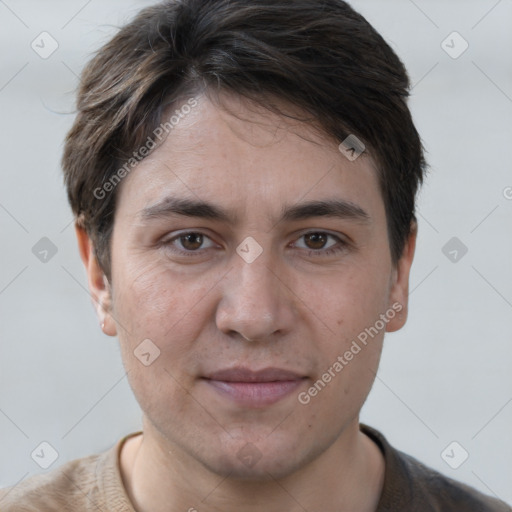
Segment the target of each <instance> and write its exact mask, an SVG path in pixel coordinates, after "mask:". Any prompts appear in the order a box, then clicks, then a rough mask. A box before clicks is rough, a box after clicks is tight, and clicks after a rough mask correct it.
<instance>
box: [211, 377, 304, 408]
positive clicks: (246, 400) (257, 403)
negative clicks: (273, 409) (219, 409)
mask: <svg viewBox="0 0 512 512" xmlns="http://www.w3.org/2000/svg"><path fill="white" fill-rule="evenodd" d="M306 378H307V377H305V376H303V375H301V374H299V373H296V372H293V371H289V370H285V369H281V368H265V369H263V370H250V369H247V368H229V369H225V370H219V371H215V372H212V373H209V374H208V375H207V376H205V377H203V380H204V381H205V383H206V384H207V385H208V386H209V388H210V389H212V390H213V391H214V392H215V393H216V394H218V395H220V396H221V397H222V398H224V399H227V400H229V401H231V402H234V403H235V404H236V405H238V406H243V407H250V408H255V407H264V406H268V405H272V404H274V403H276V402H278V401H280V400H282V399H284V398H285V397H286V396H288V395H290V394H291V393H292V392H293V391H294V390H297V388H298V387H299V386H300V385H301V384H302V383H303V381H304V380H305V379H306Z"/></svg>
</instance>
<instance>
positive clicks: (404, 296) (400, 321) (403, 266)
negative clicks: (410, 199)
mask: <svg viewBox="0 0 512 512" xmlns="http://www.w3.org/2000/svg"><path fill="white" fill-rule="evenodd" d="M417 235H418V224H417V222H416V221H415V220H414V221H413V222H412V223H411V229H410V232H409V236H408V239H407V242H406V244H405V246H404V249H403V251H402V256H401V257H400V260H399V261H398V263H397V265H396V269H395V272H394V280H393V283H392V286H391V290H390V294H389V304H388V307H389V308H390V310H393V311H394V312H395V315H394V316H393V318H392V319H391V320H390V321H389V322H388V324H387V326H386V331H387V332H394V331H398V330H399V329H401V328H402V327H403V326H404V325H405V322H406V321H407V314H408V306H409V276H410V271H411V265H412V262H413V259H414V252H415V250H416V238H417Z"/></svg>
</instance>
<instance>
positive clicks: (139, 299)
mask: <svg viewBox="0 0 512 512" xmlns="http://www.w3.org/2000/svg"><path fill="white" fill-rule="evenodd" d="M224 102H225V103H226V104H227V105H228V106H229V107H230V109H231V110H232V111H234V112H236V114H237V115H236V116H233V115H231V114H230V113H228V112H227V111H226V110H224V109H222V108H220V107H219V106H216V104H214V103H212V102H210V101H209V100H208V99H207V98H206V97H204V96H201V97H198V98H197V104H196V105H195V106H194V108H192V109H190V110H191V111H190V112H189V113H188V114H187V115H186V116H183V117H182V118H181V119H180V120H179V123H177V124H176V125H175V126H174V127H173V129H172V132H171V134H170V136H169V137H168V138H167V139H166V140H165V142H164V143H163V144H162V145H161V146H160V147H158V148H157V149H155V150H154V151H153V152H152V153H151V154H150V155H149V156H148V157H146V158H145V159H144V160H143V161H142V162H141V163H140V164H139V165H138V166H137V167H136V168H135V169H134V170H133V171H132V172H131V174H129V175H128V176H127V177H126V178H124V180H123V182H122V184H121V186H120V189H119V190H118V191H117V192H118V202H117V206H116V214H115V221H114V230H113V238H112V244H111V247H112V253H111V255H112V259H111V261H112V283H111V289H110V292H111V294H112V296H111V299H112V301H111V313H110V314H109V315H107V317H106V318H105V322H106V331H107V332H108V333H109V334H112V335H115V334H117V335H118V337H119V342H120V345H121V351H122V357H123V361H124V364H125V367H126V369H127V371H128V378H129V380H130V383H131V386H132V388H133V391H134V393H135V395H136V397H137V399H138V402H139V404H140V405H141V407H142V409H143V412H144V415H145V422H146V426H147V428H146V435H152V436H153V437H154V438H155V439H158V442H159V443H160V444H161V446H162V447H163V449H166V450H173V451H174V452H175V453H181V454H185V455H186V456H187V457H189V458H190V460H194V461H198V462H199V463H200V464H201V465H202V467H206V468H207V469H209V470H211V471H213V472H215V473H217V474H221V475H227V474H231V475H232V476H236V475H238V476H239V477H243V478H257V477H258V476H262V475H265V474H266V473H267V472H270V473H271V474H272V475H274V476H276V477H280V476H285V475H287V474H290V473H292V472H293V471H295V470H297V469H298V468H300V467H302V466H304V465H305V464H306V463H307V462H308V461H311V460H313V459H314V458H315V457H318V456H319V454H321V453H323V452H324V451H325V450H327V449H328V448H329V447H330V446H332V445H333V444H334V443H335V442H336V441H337V439H339V438H340V435H341V434H342V433H343V432H344V430H345V429H346V428H348V426H349V425H353V424H354V423H357V421H358V414H359V411H360V409H361V407H362V405H363V403H364V401H365V399H366V397H367V394H368V392H369V390H370V387H371V384H372V382H373V379H374V373H375V372H376V371H377V366H378V361H379V357H380V352H381V348H382V341H383V336H384V332H385V331H386V330H387V331H393V330H396V329H398V328H400V327H401V326H402V325H403V323H404V322H405V317H406V300H407V280H408V273H409V266H410V263H411V260H412V252H413V245H414V243H413V242H414V240H413V239H411V240H410V243H409V244H408V246H407V247H408V248H406V250H405V251H404V256H403V258H402V260H400V262H399V264H398V265H397V266H394V265H393V264H392V261H391V257H390V249H389V244H388V235H387V228H386V217H385V210H384V203H383V199H382V197H381V194H380V191H379V187H378V182H377V173H376V169H375V165H374V162H373V161H372V159H371V158H370V157H369V156H368V155H365V154H363V155H362V156H360V157H359V158H357V159H356V160H354V161H350V160H349V159H347V158H346V157H345V156H344V155H343V154H342V153H341V152H340V151H339V150H338V147H337V144H336V143H334V142H331V141H328V140H327V139H326V137H325V136H324V137H322V136H321V135H320V134H319V133H317V132H315V131H314V130H313V129H312V128H311V127H310V126H308V125H306V124H302V123H299V122H296V121H295V122H292V121H290V120H288V119H285V118H283V117H280V116H277V115H274V114H270V113H269V112H267V111H264V110H262V109H260V108H258V107H256V106H254V105H249V104H248V103H246V102H244V101H241V100H237V99H235V98H234V97H229V96H225V97H224ZM249 118H250V120H247V119H249ZM411 247H412V249H411ZM93 267H94V265H93V264H92V263H90V265H89V277H90V283H91V286H92V288H93V292H94V294H95V296H96V297H97V298H98V299H99V300H102V298H108V297H107V294H108V293H109V289H108V287H105V288H102V286H101V285H100V284H99V283H100V279H99V278H94V276H92V274H93V273H94V272H95V270H94V268H93Z"/></svg>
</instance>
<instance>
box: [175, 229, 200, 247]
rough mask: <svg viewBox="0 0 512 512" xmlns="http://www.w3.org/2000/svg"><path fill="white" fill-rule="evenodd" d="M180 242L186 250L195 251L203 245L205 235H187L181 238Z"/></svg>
mask: <svg viewBox="0 0 512 512" xmlns="http://www.w3.org/2000/svg"><path fill="white" fill-rule="evenodd" d="M179 239H180V242H181V245H182V247H183V248H184V249H187V250H188V251H194V250H196V249H199V248H200V247H201V245H203V235H201V234H200V233H188V234H187V235H183V236H180V238H179Z"/></svg>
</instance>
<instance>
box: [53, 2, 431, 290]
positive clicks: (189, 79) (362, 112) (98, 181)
mask: <svg viewBox="0 0 512 512" xmlns="http://www.w3.org/2000/svg"><path fill="white" fill-rule="evenodd" d="M205 91H213V92H214V93H215V92H219V91H225V92H229V93H232V94H237V95H240V96H241V97H245V98H248V99H251V100H253V101H256V102H257V103H258V104H260V105H263V106H265V107H267V108H269V109H271V110H274V111H276V110H277V111H279V109H278V108H277V107H276V105H275V104H274V103H273V102H272V98H279V99H281V100H284V101H286V102H288V103H290V104H292V105H294V106H296V107H299V108H300V109H301V111H303V112H305V113H307V115H308V116H309V120H310V121H311V123H312V124H317V125H318V126H319V127H321V129H322V130H323V131H324V132H325V134H326V135H328V136H329V137H332V138H333V139H335V140H337V141H338V142H341V141H343V140H344V139H345V138H346V137H347V136H348V135H349V134H354V135H356V136H357V137H358V138H359V139H360V140H361V141H363V142H364V144H365V145H366V147H367V148H368V151H369V153H370V154H371V155H372V156H373V157H374V160H375V162H376V164H377V167H378V170H379V176H378V178H379V184H380V188H381V192H382V196H383V200H384V204H385V208H386V217H387V225H388V237H389V245H390V251H391V257H392V260H393V262H394V263H396V262H397V261H398V259H399V257H400V255H401V253H402V250H403V248H404V244H405V242H406V240H407V236H408V235H409V233H410V230H411V225H412V224H411V223H412V222H413V221H415V196H416V192H417V189H418V187H419V185H420V184H421V182H422V181H423V176H424V173H425V170H426V163H425V160H424V155H423V148H422V145H421V141H420V138H419V135H418V133H417V131H416V128H415V126H414V123H413V121H412V118H411V113H410V111H409V108H408V106H407V97H408V94H409V78H408V76H407V73H406V70H405V68H404V66H403V64H402V62H401V61H400V59H399V58H398V57H397V55H396V54H395V52H394V51H393V50H392V49H391V48H390V46H389V45H388V44H387V43H386V42H385V41H384V40H383V38H382V37H381V36H380V35H379V34H378V33H377V32H376V30H375V29H374V28H373V27H372V26H371V25H370V24H369V23H368V22H367V21H366V20H365V19H364V18H363V17H362V16H361V15H360V14H358V13H357V12H355V11H354V10H353V9H352V8H351V7H350V6H349V5H348V4H347V3H346V2H344V1H341V0H169V1H165V2H162V3H159V4H157V5H154V6H151V7H148V8H145V9H143V10H142V11H141V12H140V13H139V14H138V15H137V16H136V17H135V19H133V21H131V22H130V23H129V24H127V25H125V26H124V27H123V28H121V30H120V31H119V32H118V33H117V34H116V35H115V36H114V37H113V38H112V39H111V40H110V41H109V42H108V43H107V44H105V45H104V46H103V47H102V48H101V49H100V50H99V51H98V53H97V54H96V55H95V56H94V58H93V59H92V60H91V61H90V62H89V63H88V64H87V66H86V67H85V69H84V70H83V72H82V76H81V83H80V88H79V91H78V101H77V109H78V113H77V117H76V120H75V122H74V125H73V127H72V128H71V130H70V132H69V133H68V135H67V138H66V142H65V148H64V155H63V158H62V166H63V170H64V176H65V184H66V187H67V192H68V198H69V201H70V204H71V207H72V209H73V212H74V214H75V216H76V217H77V221H78V222H79V223H80V224H81V225H82V226H83V227H84V228H85V229H86V230H87V232H88V234H89V236H90V237H91V239H92V241H93V244H94V247H95V252H96V256H97V258H98V262H99V263H100V265H101V267H102V269H103V271H104V272H105V274H106V276H107V278H108V279H109V280H110V276H111V268H110V247H109V243H110V239H111V234H112V228H113V220H114V211H115V202H116V189H115V187H112V191H111V192H110V193H108V194H105V195H104V197H100V198H98V197H97V196H98V194H97V193H95V191H97V190H99V189H101V190H104V189H102V188H101V187H102V186H103V184H105V183H107V182H108V181H109V180H111V179H112V177H113V176H114V174H115V173H116V171H117V170H118V169H120V168H121V166H122V165H123V163H125V162H126V161H127V160H128V159H130V158H131V157H132V155H133V152H134V151H136V150H137V148H139V147H140V146H141V145H142V144H143V143H144V141H145V140H146V139H147V138H148V137H149V135H150V134H151V132H152V131H154V130H155V128H156V127H157V126H158V125H159V124H160V123H161V118H162V113H163V111H164V109H165V108H166V107H167V106H169V105H172V104H173V103H176V102H177V101H178V100H182V99H183V98H184V97H185V95H186V94H188V95H191V94H195V93H197V92H205ZM280 113H282V112H280ZM109 188H111V187H109Z"/></svg>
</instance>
